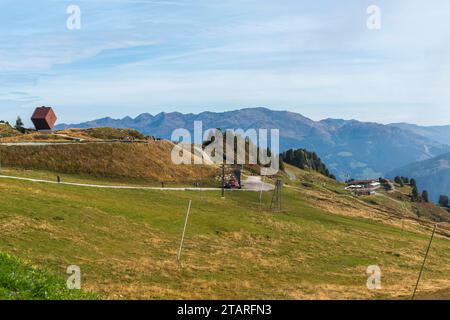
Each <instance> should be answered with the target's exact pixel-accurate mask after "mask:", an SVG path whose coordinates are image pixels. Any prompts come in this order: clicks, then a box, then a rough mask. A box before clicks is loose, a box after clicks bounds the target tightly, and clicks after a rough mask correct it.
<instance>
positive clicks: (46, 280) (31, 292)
mask: <svg viewBox="0 0 450 320" xmlns="http://www.w3.org/2000/svg"><path fill="white" fill-rule="evenodd" d="M97 298H98V297H97V296H96V295H95V294H90V293H84V292H83V291H80V290H68V289H67V288H66V283H65V281H64V280H63V279H62V278H59V277H56V276H54V275H52V274H50V273H49V272H47V271H44V270H41V269H39V268H36V267H33V266H29V265H27V264H25V263H24V262H23V261H20V260H19V259H17V258H14V257H12V256H10V255H8V254H5V253H1V252H0V300H23V299H33V300H68V299H77V300H79V299H97Z"/></svg>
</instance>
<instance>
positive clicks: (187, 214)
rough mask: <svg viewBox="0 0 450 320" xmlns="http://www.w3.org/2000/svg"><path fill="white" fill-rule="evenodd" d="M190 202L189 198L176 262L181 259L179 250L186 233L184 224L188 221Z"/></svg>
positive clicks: (181, 247)
mask: <svg viewBox="0 0 450 320" xmlns="http://www.w3.org/2000/svg"><path fill="white" fill-rule="evenodd" d="M191 203H192V200H189V206H188V209H187V212H186V219H185V221H184V228H183V235H182V236H181V242H180V249H179V250H178V256H177V261H178V263H180V259H181V250H182V249H183V242H184V235H185V234H186V226H187V222H188V218H189V212H190V211H191Z"/></svg>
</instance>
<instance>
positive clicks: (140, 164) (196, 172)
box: [0, 141, 220, 184]
mask: <svg viewBox="0 0 450 320" xmlns="http://www.w3.org/2000/svg"><path fill="white" fill-rule="evenodd" d="M172 148H173V144H172V143H170V142H168V141H149V142H148V143H146V144H137V143H136V144H135V143H88V144H71V145H41V146H0V161H1V164H2V166H3V167H12V168H22V169H39V170H48V171H52V172H54V173H55V175H56V174H77V175H84V176H89V177H91V178H92V177H94V178H111V179H116V180H123V179H126V180H127V181H130V180H131V181H134V182H149V181H150V182H160V181H164V182H165V183H177V182H192V181H203V182H204V183H205V184H213V183H214V176H215V175H217V174H219V173H220V172H219V170H218V168H216V167H214V166H199V165H195V166H190V165H189V166H188V165H178V166H175V165H171V163H172V162H171V158H170V155H171V151H172Z"/></svg>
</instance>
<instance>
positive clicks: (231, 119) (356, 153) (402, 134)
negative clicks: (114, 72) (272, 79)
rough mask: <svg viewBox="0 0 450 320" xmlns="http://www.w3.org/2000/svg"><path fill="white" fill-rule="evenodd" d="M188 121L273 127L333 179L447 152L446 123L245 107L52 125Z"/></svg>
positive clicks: (168, 126)
mask: <svg viewBox="0 0 450 320" xmlns="http://www.w3.org/2000/svg"><path fill="white" fill-rule="evenodd" d="M194 121H203V130H206V129H209V128H221V129H223V130H224V129H243V130H247V129H251V128H254V129H259V128H264V129H279V130H280V147H281V150H280V151H283V150H286V149H289V148H305V149H307V150H311V151H315V152H317V153H318V154H319V156H320V157H321V158H322V160H323V161H324V162H325V163H326V165H327V167H328V168H329V169H330V171H331V172H332V173H333V174H335V175H336V176H337V177H338V178H339V179H342V180H344V179H347V178H349V177H352V178H355V179H360V178H373V177H379V176H383V175H385V174H386V173H388V172H392V171H393V170H395V169H396V168H401V167H404V166H406V165H408V164H410V163H414V162H418V161H422V160H427V159H431V158H434V157H436V156H439V155H441V154H445V153H448V152H450V146H449V144H448V143H447V141H450V140H447V139H446V137H450V126H442V127H423V126H416V125H410V124H404V123H400V124H389V125H383V124H379V123H373V122H361V121H357V120H343V119H325V120H321V121H314V120H311V119H309V118H307V117H305V116H303V115H301V114H298V113H294V112H289V111H274V110H270V109H267V108H246V109H240V110H234V111H227V112H220V113H216V112H202V113H199V114H192V113H189V114H183V113H179V112H170V113H165V112H162V113H159V114H157V115H151V114H149V113H143V114H141V115H139V116H137V117H136V118H131V117H125V118H123V119H112V118H109V117H107V118H102V119H97V120H93V121H88V122H84V123H78V124H60V125H58V126H57V127H56V129H66V128H92V127H103V126H110V127H115V128H133V129H136V130H139V131H140V132H142V133H144V134H146V135H152V136H156V137H160V138H164V139H170V137H171V134H172V131H173V130H175V129H177V128H186V129H188V130H190V131H191V132H192V131H193V123H194Z"/></svg>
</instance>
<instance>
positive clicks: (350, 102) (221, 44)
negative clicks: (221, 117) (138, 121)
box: [0, 0, 450, 125]
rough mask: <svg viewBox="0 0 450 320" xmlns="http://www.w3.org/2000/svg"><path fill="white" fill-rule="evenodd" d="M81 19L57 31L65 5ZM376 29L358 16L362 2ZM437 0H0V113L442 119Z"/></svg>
mask: <svg viewBox="0 0 450 320" xmlns="http://www.w3.org/2000/svg"><path fill="white" fill-rule="evenodd" d="M70 4H76V5H78V6H79V7H80V9H81V29H80V30H68V29H67V28H66V20H67V18H68V16H69V15H68V14H67V13H66V9H67V7H68V5H70ZM372 4H375V5H378V6H379V7H380V9H381V13H382V15H381V29H380V30H369V29H368V28H367V27H366V20H367V18H368V14H367V13H366V9H367V7H368V6H369V5H372ZM449 12H450V2H449V1H447V0H435V1H415V0H396V1H384V0H383V1H382V0H373V1H365V0H348V1H335V0H318V1H303V0H264V1H262V0H258V1H256V0H239V1H237V0H229V1H227V0H222V1H216V0H208V1H206V0H195V1H194V0H189V1H188V0H167V1H164V0H155V1H151V0H147V1H144V0H130V1H127V0H89V1H87V0H85V1H75V0H73V1H59V0H40V1H36V0H33V1H31V0H29V1H28V0H19V1H18V0H11V1H10V0H0V119H5V120H9V121H13V120H15V118H16V117H17V115H20V116H22V118H24V119H25V120H27V121H26V122H27V123H29V121H28V119H29V117H30V115H31V113H32V111H33V109H34V107H36V106H38V105H50V106H54V107H55V109H56V111H57V114H58V116H59V122H66V123H68V122H79V121H85V120H91V119H94V118H99V117H104V116H111V117H116V118H121V117H124V116H127V115H129V116H136V115H138V114H140V113H142V112H149V113H152V114H156V113H158V112H161V111H167V112H169V111H180V112H194V113H197V112H202V111H206V110H209V111H224V110H232V109H237V108H242V107H257V106H266V107H270V108H273V109H280V110H281V109H284V110H291V111H294V112H299V113H302V114H304V115H305V116H308V117H311V118H313V119H315V120H318V119H322V118H327V117H334V118H356V119H359V120H364V121H377V122H382V123H389V122H401V121H406V122H413V123H419V124H426V125H431V124H450V112H449V111H448V110H449V109H450V89H449V84H450V81H449V80H450V19H448V17H447V16H448V13H449Z"/></svg>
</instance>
